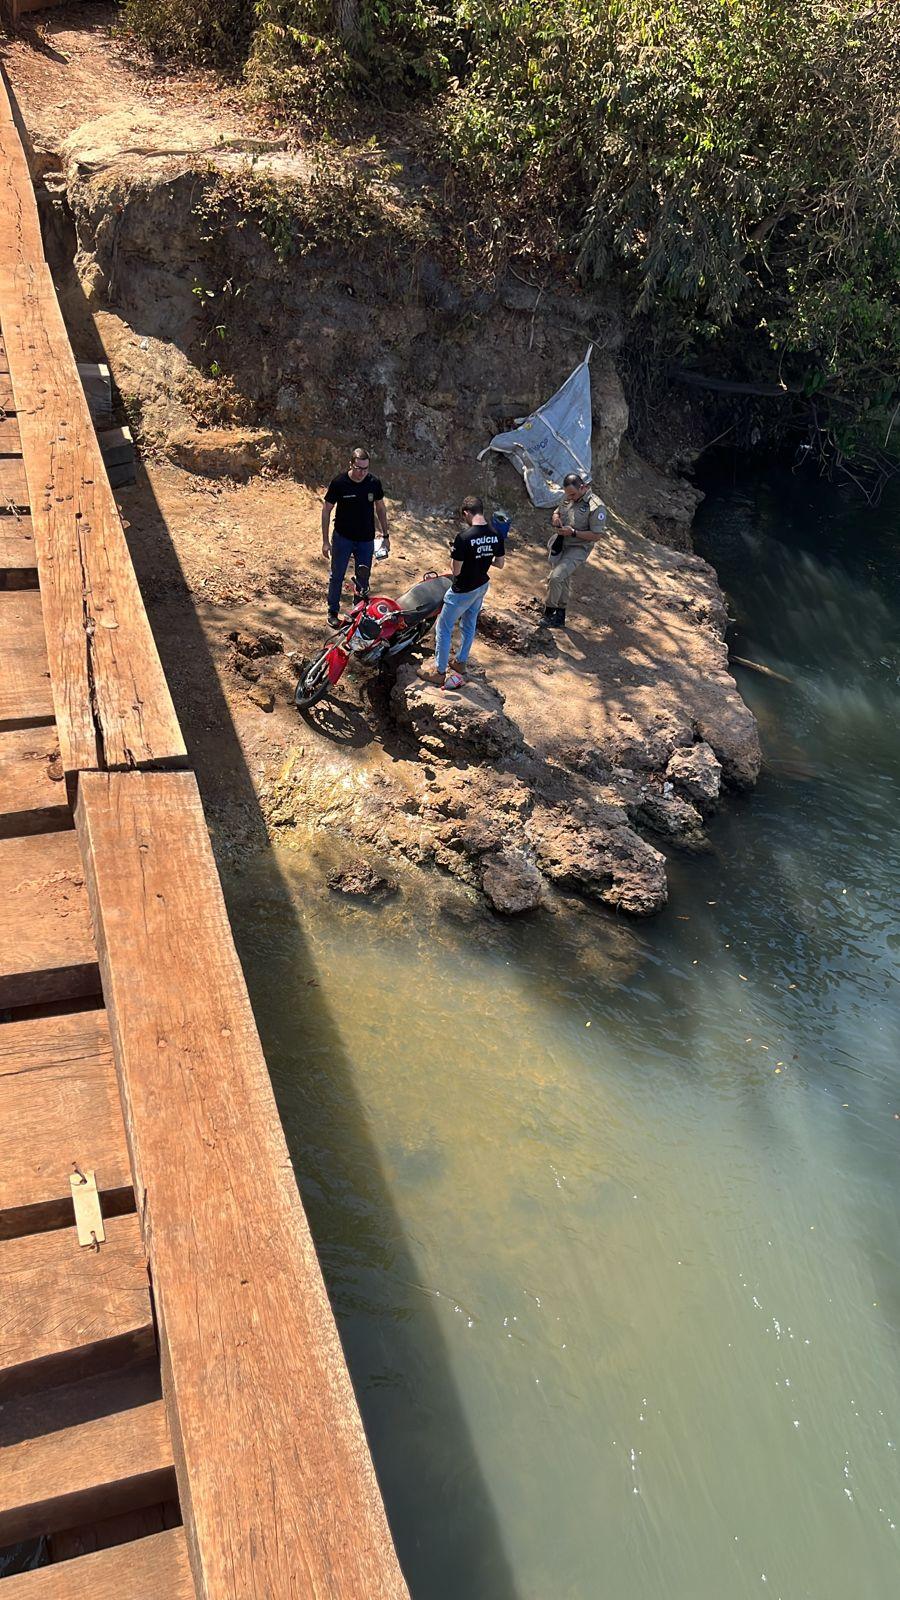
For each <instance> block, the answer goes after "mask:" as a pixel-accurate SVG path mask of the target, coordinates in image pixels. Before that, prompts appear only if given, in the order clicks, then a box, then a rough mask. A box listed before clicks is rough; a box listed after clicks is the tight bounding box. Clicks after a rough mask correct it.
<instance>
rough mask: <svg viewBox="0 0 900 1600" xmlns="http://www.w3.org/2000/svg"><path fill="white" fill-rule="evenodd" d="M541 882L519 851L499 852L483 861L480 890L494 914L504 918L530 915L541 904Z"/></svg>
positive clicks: (532, 867)
mask: <svg viewBox="0 0 900 1600" xmlns="http://www.w3.org/2000/svg"><path fill="white" fill-rule="evenodd" d="M543 886H544V880H543V878H542V877H541V874H540V873H539V871H538V869H537V867H536V866H535V865H534V862H533V861H529V860H528V857H527V856H525V855H523V853H522V851H521V850H502V851H500V852H499V853H498V854H497V855H495V856H489V857H488V858H487V860H486V861H485V865H484V874H483V876H482V879H481V887H482V889H483V890H484V893H485V895H486V897H487V899H488V901H489V902H490V904H491V905H492V906H493V908H494V910H495V911H502V912H503V913H504V914H506V915H507V916H514V915H518V914H519V913H520V912H522V911H534V909H535V907H537V906H539V905H540V903H541V897H542V892H543Z"/></svg>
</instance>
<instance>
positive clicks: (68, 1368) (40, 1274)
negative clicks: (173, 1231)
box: [0, 1216, 155, 1400]
mask: <svg viewBox="0 0 900 1600" xmlns="http://www.w3.org/2000/svg"><path fill="white" fill-rule="evenodd" d="M104 1226H105V1231H106V1242H105V1243H104V1244H102V1245H101V1246H100V1248H99V1250H94V1249H92V1248H91V1246H89V1245H88V1246H87V1247H85V1246H83V1245H79V1243H78V1238H77V1235H76V1231H75V1228H74V1227H71V1228H57V1229H55V1230H54V1231H53V1232H52V1233H32V1234H27V1235H26V1236H25V1237H24V1238H21V1239H2V1240H0V1282H2V1284H3V1288H4V1294H3V1306H2V1309H0V1400H11V1399H15V1398H17V1397H20V1396H22V1395H26V1394H34V1393H36V1392H37V1391H38V1390H40V1389H46V1388H52V1387H54V1386H56V1385H60V1384H64V1383H74V1382H76V1381H80V1380H81V1379H82V1378H87V1377H91V1376H93V1375H95V1374H97V1373H100V1372H111V1371H113V1370H116V1369H119V1368H121V1367H123V1366H128V1365H132V1364H134V1363H135V1362H136V1361H137V1360H138V1359H141V1358H143V1357H146V1356H149V1355H151V1354H152V1352H153V1350H154V1348H155V1340H154V1333H153V1315H152V1312H151V1309H150V1286H149V1281H148V1278H147V1267H146V1260H145V1256H144V1247H143V1244H142V1242H141V1232H140V1228H139V1227H138V1221H137V1218H136V1217H134V1216H130V1217H111V1218H109V1219H108V1220H107V1221H105V1224H104Z"/></svg>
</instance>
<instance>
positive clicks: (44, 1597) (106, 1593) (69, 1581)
mask: <svg viewBox="0 0 900 1600" xmlns="http://www.w3.org/2000/svg"><path fill="white" fill-rule="evenodd" d="M2 1593H3V1600H196V1591H195V1589H194V1585H193V1583H192V1582H191V1569H190V1565H189V1563H188V1556H187V1546H186V1542H185V1537H184V1529H183V1528H169V1529H167V1530H166V1532H165V1533H152V1534H151V1535H150V1536H149V1538H147V1539H136V1540H135V1541H134V1543H133V1544H120V1545H116V1546H115V1548H114V1549H112V1550H98V1551H97V1552H96V1554H94V1555H88V1556H80V1557H79V1558H78V1560H77V1561H63V1562H61V1563H60V1565H59V1566H58V1567H38V1568H37V1569H36V1571H34V1572H22V1573H20V1574H19V1575H18V1576H17V1577H15V1578H4V1579H3V1590H2ZM332 1593H333V1594H335V1595H336V1594H337V1591H336V1590H334V1591H332Z"/></svg>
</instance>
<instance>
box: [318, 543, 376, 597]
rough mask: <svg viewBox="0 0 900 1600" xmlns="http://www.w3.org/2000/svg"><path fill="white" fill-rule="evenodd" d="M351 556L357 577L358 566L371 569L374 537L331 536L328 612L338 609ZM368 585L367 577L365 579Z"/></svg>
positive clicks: (373, 557) (373, 556) (373, 555)
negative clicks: (348, 537) (349, 537)
mask: <svg viewBox="0 0 900 1600" xmlns="http://www.w3.org/2000/svg"><path fill="white" fill-rule="evenodd" d="M351 556H352V557H353V561H354V568H353V570H354V572H355V573H356V576H357V578H358V577H359V569H360V567H368V568H369V570H370V571H371V568H372V562H373V560H374V559H375V540H374V539H345V538H344V535H343V534H342V533H334V534H332V536H331V577H330V578H329V580H328V614H329V616H330V615H331V613H332V612H334V611H339V610H340V605H341V590H342V589H343V587H344V575H345V573H346V571H347V568H348V566H349V565H350V557H351ZM366 584H367V586H368V579H366Z"/></svg>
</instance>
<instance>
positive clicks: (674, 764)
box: [666, 740, 722, 813]
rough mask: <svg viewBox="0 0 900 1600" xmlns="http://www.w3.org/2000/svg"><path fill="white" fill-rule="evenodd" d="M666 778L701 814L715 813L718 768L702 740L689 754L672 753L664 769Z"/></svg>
mask: <svg viewBox="0 0 900 1600" xmlns="http://www.w3.org/2000/svg"><path fill="white" fill-rule="evenodd" d="M666 777H667V778H668V779H669V781H670V783H673V784H674V785H675V788H676V789H677V790H678V791H679V793H681V794H683V795H686V796H687V798H688V800H693V802H694V804H695V805H696V806H699V808H700V810H701V811H702V812H704V813H707V812H710V811H714V810H715V808H716V806H717V805H718V803H719V791H720V790H721V787H722V764H721V762H720V761H717V760H716V756H715V752H714V751H713V750H712V749H711V748H710V746H709V745H708V744H707V743H706V742H705V740H701V742H700V743H699V744H695V745H692V746H691V748H690V749H689V750H676V751H674V753H673V754H672V755H671V756H670V758H669V762H668V765H667V767H666Z"/></svg>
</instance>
